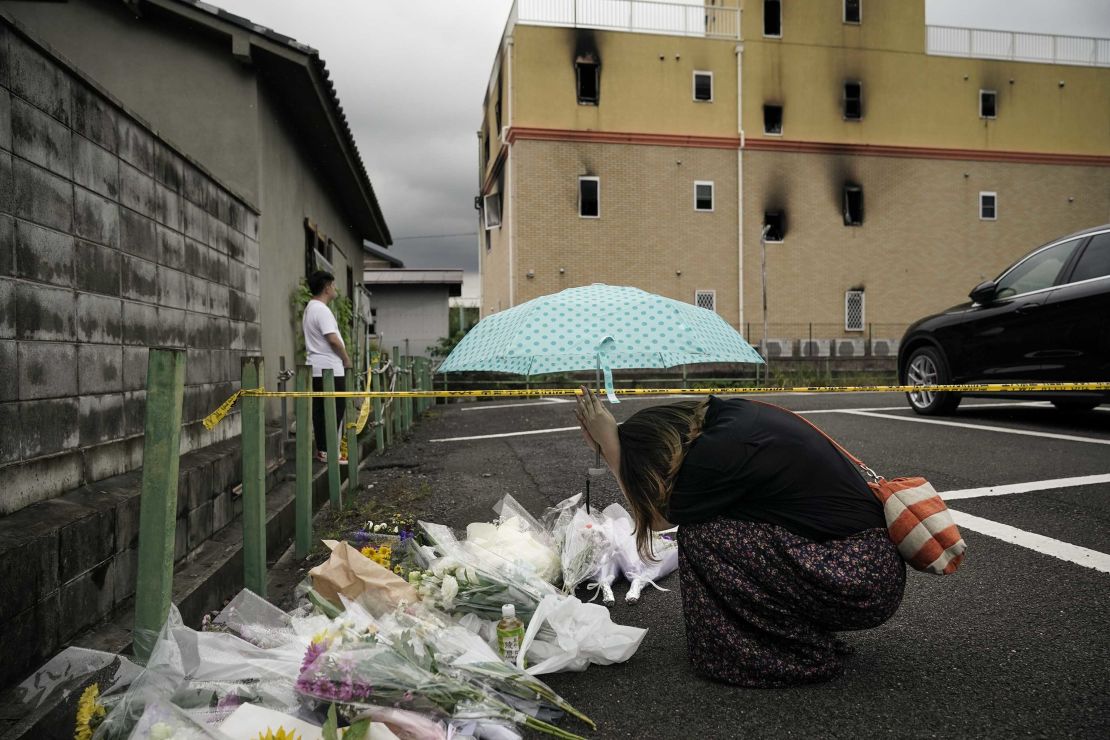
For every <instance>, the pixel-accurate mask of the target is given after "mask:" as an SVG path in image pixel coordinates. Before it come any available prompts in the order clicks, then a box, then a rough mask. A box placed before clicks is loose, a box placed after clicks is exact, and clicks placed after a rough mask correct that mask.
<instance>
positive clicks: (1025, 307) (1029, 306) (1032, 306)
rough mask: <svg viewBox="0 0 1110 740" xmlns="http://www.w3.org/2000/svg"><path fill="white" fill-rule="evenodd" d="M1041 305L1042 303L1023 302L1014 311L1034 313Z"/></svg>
mask: <svg viewBox="0 0 1110 740" xmlns="http://www.w3.org/2000/svg"><path fill="white" fill-rule="evenodd" d="M1040 307H1041V304H1040V303H1023V304H1021V305H1020V306H1018V307H1017V308H1015V309H1014V313H1032V312H1033V311H1036V310H1037V309H1038V308H1040Z"/></svg>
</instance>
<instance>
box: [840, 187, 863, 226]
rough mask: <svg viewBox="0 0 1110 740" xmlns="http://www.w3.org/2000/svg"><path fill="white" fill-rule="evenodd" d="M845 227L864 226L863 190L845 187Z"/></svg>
mask: <svg viewBox="0 0 1110 740" xmlns="http://www.w3.org/2000/svg"><path fill="white" fill-rule="evenodd" d="M844 225H845V226H863V188H861V187H860V186H859V185H845V186H844Z"/></svg>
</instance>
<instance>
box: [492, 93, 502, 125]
mask: <svg viewBox="0 0 1110 740" xmlns="http://www.w3.org/2000/svg"><path fill="white" fill-rule="evenodd" d="M493 119H494V120H495V121H496V122H497V126H496V128H497V130H498V131H500V130H501V101H500V100H498V101H497V104H496V105H494V106H493Z"/></svg>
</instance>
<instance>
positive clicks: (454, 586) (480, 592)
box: [408, 522, 556, 619]
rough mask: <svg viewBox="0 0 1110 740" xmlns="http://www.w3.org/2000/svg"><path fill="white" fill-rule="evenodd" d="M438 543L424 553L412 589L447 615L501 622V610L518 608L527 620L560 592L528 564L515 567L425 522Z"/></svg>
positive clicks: (411, 576)
mask: <svg viewBox="0 0 1110 740" xmlns="http://www.w3.org/2000/svg"><path fill="white" fill-rule="evenodd" d="M420 527H421V529H422V530H423V532H424V533H425V535H426V536H427V537H428V539H429V540H430V541H431V542H432V543H433V545H432V546H431V547H421V548H418V552H419V554H420V557H421V558H423V559H424V560H425V567H424V569H422V570H414V571H410V572H409V574H408V579H409V583H410V584H412V585H413V587H414V588H416V590H417V592H418V593H419V594H420V595H421V599H422V600H424V601H425V602H427V603H430V604H431V605H433V606H435V607H436V608H438V609H441V610H442V611H444V612H448V613H452V612H461V613H464V614H475V615H477V616H479V617H482V618H484V619H500V618H501V607H502V606H503V605H504V604H513V605H514V606H515V607H516V609H517V614H519V615H520V617H521V619H527V618H528V617H529V616H530V615H531V614H532V612H534V611H535V609H536V605H537V604H538V603H539V602H540V600H541V599H543V597H544V596H545V595H547V594H551V593H556V591H555V588H554V587H553V586H552V585H551V584H550V583H548V582H547V581H545V580H544V579H543V578H541V577H540V576H539V575H538V574H536V572H535V571H534V570H533V569H532V568H531V566H528V565H526V564H521V563H519V562H511V561H509V560H506V559H505V558H502V557H500V556H498V555H497V554H496V553H493V552H491V551H489V550H486V549H484V548H482V547H480V546H478V545H476V544H475V543H473V542H469V541H466V542H460V541H459V540H458V539H457V538H456V537H455V536H454V534H453V533H452V532H451V530H450V529H448V528H447V527H445V526H444V525H442V524H433V523H431V522H420Z"/></svg>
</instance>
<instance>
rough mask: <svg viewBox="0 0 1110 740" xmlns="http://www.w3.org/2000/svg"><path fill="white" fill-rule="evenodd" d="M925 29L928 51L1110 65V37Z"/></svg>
mask: <svg viewBox="0 0 1110 740" xmlns="http://www.w3.org/2000/svg"><path fill="white" fill-rule="evenodd" d="M925 30H926V36H925V52H926V53H927V54H935V55H938V56H951V57H972V58H975V59H1009V60H1011V61H1015V62H1041V63H1044V64H1073V65H1079V66H1084V67H1110V39H1103V38H1094V37H1089V36H1057V35H1052V34H1046V33H1021V32H1018V31H991V30H987V29H983V28H957V27H955V26H926V27H925Z"/></svg>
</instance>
